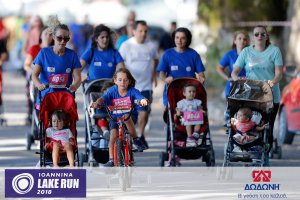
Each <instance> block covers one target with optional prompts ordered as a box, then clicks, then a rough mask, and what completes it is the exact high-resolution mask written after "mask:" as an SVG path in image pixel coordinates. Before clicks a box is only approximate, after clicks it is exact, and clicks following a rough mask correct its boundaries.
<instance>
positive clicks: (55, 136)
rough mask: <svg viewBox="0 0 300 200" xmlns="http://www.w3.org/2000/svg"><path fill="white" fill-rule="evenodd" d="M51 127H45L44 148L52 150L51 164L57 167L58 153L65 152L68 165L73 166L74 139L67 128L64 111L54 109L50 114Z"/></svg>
mask: <svg viewBox="0 0 300 200" xmlns="http://www.w3.org/2000/svg"><path fill="white" fill-rule="evenodd" d="M50 123H51V127H49V128H47V129H46V144H45V149H46V150H48V151H52V160H53V166H54V167H58V162H59V157H60V153H62V152H66V154H67V158H68V161H69V164H70V167H74V152H73V151H74V149H75V148H76V147H75V146H74V145H75V139H74V137H73V134H72V132H71V130H70V129H69V128H67V122H66V113H65V112H64V111H63V110H55V111H54V112H53V113H52V115H51V121H50Z"/></svg>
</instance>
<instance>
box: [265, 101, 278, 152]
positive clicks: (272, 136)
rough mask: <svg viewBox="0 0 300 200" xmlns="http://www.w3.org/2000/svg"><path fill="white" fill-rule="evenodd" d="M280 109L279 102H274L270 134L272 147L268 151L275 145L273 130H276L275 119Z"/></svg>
mask: <svg viewBox="0 0 300 200" xmlns="http://www.w3.org/2000/svg"><path fill="white" fill-rule="evenodd" d="M278 109H279V103H274V109H273V112H272V114H271V117H270V136H269V144H270V148H269V150H268V152H269V151H270V150H271V149H272V147H273V140H274V134H273V130H274V123H275V119H276V115H277V112H278Z"/></svg>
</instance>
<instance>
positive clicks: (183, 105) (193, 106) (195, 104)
mask: <svg viewBox="0 0 300 200" xmlns="http://www.w3.org/2000/svg"><path fill="white" fill-rule="evenodd" d="M201 104H202V101H201V100H199V99H193V100H186V99H182V100H180V101H178V102H177V109H178V110H180V111H182V112H185V111H196V110H199V109H200V107H201Z"/></svg>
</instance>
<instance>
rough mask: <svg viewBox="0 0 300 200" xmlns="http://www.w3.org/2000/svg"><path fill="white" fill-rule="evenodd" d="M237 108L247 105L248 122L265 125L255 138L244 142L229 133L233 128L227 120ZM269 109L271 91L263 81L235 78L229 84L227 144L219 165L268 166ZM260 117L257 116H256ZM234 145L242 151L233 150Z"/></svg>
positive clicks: (232, 131) (270, 108)
mask: <svg viewBox="0 0 300 200" xmlns="http://www.w3.org/2000/svg"><path fill="white" fill-rule="evenodd" d="M241 107H248V108H250V109H251V110H252V121H253V120H255V119H254V117H256V116H258V118H257V117H256V119H258V120H256V124H258V125H265V128H264V130H263V131H261V132H257V133H256V135H257V137H256V139H254V140H253V141H250V142H246V143H245V144H241V143H239V142H237V141H236V140H235V139H234V137H233V135H235V134H236V131H234V130H233V128H232V127H231V123H230V119H231V118H232V117H234V116H235V113H237V111H238V110H239V108H241ZM272 112H273V94H272V89H271V87H270V86H269V85H268V83H266V82H265V81H258V80H247V79H243V80H238V81H235V82H233V83H232V88H231V91H230V94H229V97H228V107H227V114H228V122H227V125H226V126H227V133H228V143H227V144H226V145H225V149H224V162H223V167H227V166H232V165H234V164H240V162H242V165H246V166H268V165H269V157H268V156H269V155H268V151H269V149H270V142H271V141H270V139H269V137H270V134H271V128H270V125H269V122H270V114H271V113H272ZM260 118H261V119H260ZM234 145H237V146H238V147H240V149H241V150H242V151H241V152H234V151H233V148H234Z"/></svg>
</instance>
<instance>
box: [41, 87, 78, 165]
mask: <svg viewBox="0 0 300 200" xmlns="http://www.w3.org/2000/svg"><path fill="white" fill-rule="evenodd" d="M77 120H78V113H77V106H76V102H75V99H74V96H73V95H72V94H70V93H69V92H65V91H58V92H51V93H48V94H46V95H45V97H44V99H43V100H42V102H41V106H40V112H39V137H40V138H41V142H40V153H39V154H40V166H41V167H42V166H46V165H50V166H51V165H53V166H54V167H57V166H65V165H70V166H72V167H73V166H74V160H75V161H76V162H77V165H79V157H78V148H77V130H76V121H77ZM49 122H50V123H49ZM60 129H61V130H60Z"/></svg>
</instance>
